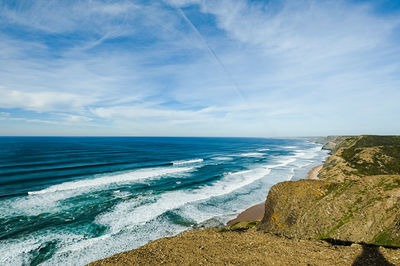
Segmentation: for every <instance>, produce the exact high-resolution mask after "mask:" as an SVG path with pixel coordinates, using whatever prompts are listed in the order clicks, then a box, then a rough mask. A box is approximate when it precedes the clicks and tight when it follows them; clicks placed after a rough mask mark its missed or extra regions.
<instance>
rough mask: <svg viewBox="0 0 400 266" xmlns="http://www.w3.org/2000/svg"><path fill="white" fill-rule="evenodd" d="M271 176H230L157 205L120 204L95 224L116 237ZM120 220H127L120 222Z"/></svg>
mask: <svg viewBox="0 0 400 266" xmlns="http://www.w3.org/2000/svg"><path fill="white" fill-rule="evenodd" d="M270 172H271V170H270V169H268V168H267V167H259V168H256V169H252V170H245V171H239V172H235V173H227V174H225V175H224V178H223V179H221V180H219V181H217V182H215V183H214V184H213V185H204V186H202V187H200V188H198V189H193V190H188V191H173V192H168V193H165V194H163V195H161V196H160V198H158V200H157V201H156V202H155V203H151V204H145V205H142V206H139V207H137V202H136V201H135V200H129V201H126V202H122V203H120V204H118V205H117V206H116V207H115V208H114V210H113V211H111V212H109V213H105V214H103V215H100V216H99V217H98V218H97V219H96V222H98V223H101V224H104V225H107V226H110V228H111V231H112V232H113V233H118V232H120V231H121V230H124V229H125V228H127V227H131V226H134V225H137V224H144V223H146V222H148V221H150V220H152V219H154V218H156V217H158V216H159V215H161V214H163V213H164V212H166V211H168V210H172V209H176V208H179V207H181V206H183V205H185V204H189V203H192V202H196V201H201V200H206V199H209V198H212V197H217V196H222V195H225V194H228V193H231V192H233V191H235V190H238V189H240V188H242V187H245V186H247V185H249V184H251V183H253V182H255V181H256V180H258V179H261V178H263V177H265V176H266V175H268V174H269V173H270ZM121 217H124V218H123V219H121Z"/></svg>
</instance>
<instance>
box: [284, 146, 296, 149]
mask: <svg viewBox="0 0 400 266" xmlns="http://www.w3.org/2000/svg"><path fill="white" fill-rule="evenodd" d="M282 148H284V149H296V148H297V146H283V147H282Z"/></svg>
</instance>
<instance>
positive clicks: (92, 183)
mask: <svg viewBox="0 0 400 266" xmlns="http://www.w3.org/2000/svg"><path fill="white" fill-rule="evenodd" d="M192 169H193V167H180V168H172V167H171V168H168V167H165V168H149V169H140V170H136V171H132V172H128V173H123V174H117V175H105V176H102V177H97V178H93V179H84V180H79V181H71V182H64V183H61V184H58V185H54V186H51V187H48V188H46V189H42V190H39V191H31V192H28V194H29V195H38V194H45V193H51V192H59V191H66V190H77V189H86V188H93V187H99V186H106V185H110V184H115V183H118V184H124V183H131V182H134V181H136V180H140V179H146V178H152V177H157V176H162V175H167V174H175V173H180V172H187V171H191V170H192Z"/></svg>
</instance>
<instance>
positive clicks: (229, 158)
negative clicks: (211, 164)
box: [212, 156, 233, 161]
mask: <svg viewBox="0 0 400 266" xmlns="http://www.w3.org/2000/svg"><path fill="white" fill-rule="evenodd" d="M212 159H213V160H217V161H231V160H233V158H232V157H228V156H218V157H214V158H212Z"/></svg>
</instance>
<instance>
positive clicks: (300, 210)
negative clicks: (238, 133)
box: [260, 136, 400, 246]
mask: <svg viewBox="0 0 400 266" xmlns="http://www.w3.org/2000/svg"><path fill="white" fill-rule="evenodd" d="M333 150H334V151H335V152H334V153H333V154H332V155H331V156H330V157H329V159H328V160H327V161H326V162H325V164H324V166H323V168H322V170H321V171H320V173H319V175H318V177H319V178H320V180H317V181H314V180H300V181H295V182H290V181H289V182H283V183H279V184H276V185H275V186H273V187H272V188H271V190H270V192H269V194H268V197H267V201H266V205H265V206H266V213H265V216H264V218H263V220H262V221H261V224H260V229H262V230H264V231H265V232H272V233H276V234H280V235H284V236H287V237H297V238H317V239H337V240H343V241H352V242H364V243H369V244H376V245H385V246H400V212H399V211H400V137H389V136H359V137H346V138H343V139H341V140H340V141H339V142H338V143H336V145H335V147H334V148H333Z"/></svg>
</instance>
